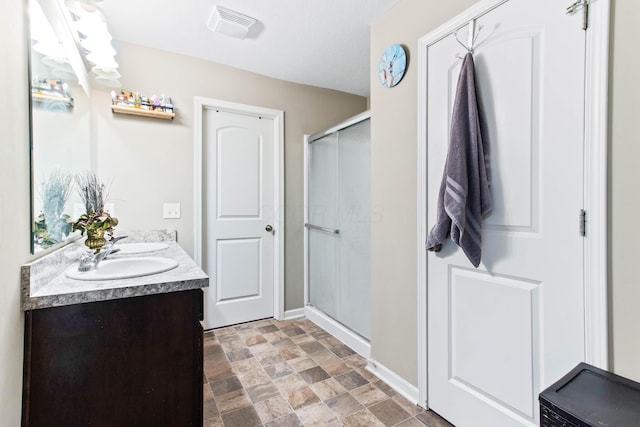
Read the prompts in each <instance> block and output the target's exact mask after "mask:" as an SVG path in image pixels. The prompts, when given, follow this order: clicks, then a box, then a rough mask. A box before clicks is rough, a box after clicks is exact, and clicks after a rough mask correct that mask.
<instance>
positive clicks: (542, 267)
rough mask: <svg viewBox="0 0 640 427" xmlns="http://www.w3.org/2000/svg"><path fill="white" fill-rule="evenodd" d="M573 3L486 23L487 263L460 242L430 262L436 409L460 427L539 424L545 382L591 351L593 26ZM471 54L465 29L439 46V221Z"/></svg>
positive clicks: (435, 135) (435, 90) (481, 41)
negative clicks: (587, 255)
mask: <svg viewBox="0 0 640 427" xmlns="http://www.w3.org/2000/svg"><path fill="white" fill-rule="evenodd" d="M564 7H566V5H564V4H562V2H558V1H557V0H542V1H536V2H532V1H525V0H510V1H507V2H506V3H504V4H502V5H501V6H499V7H497V8H496V9H494V10H492V11H490V12H489V13H487V14H486V15H483V16H482V17H480V18H479V19H478V20H477V26H476V27H480V26H482V27H483V29H482V30H481V32H480V34H479V37H478V40H477V42H476V49H475V54H474V59H475V63H476V82H477V88H478V89H477V92H478V96H479V99H480V101H481V105H482V107H483V110H484V112H485V116H486V119H487V120H486V121H487V126H488V130H489V131H488V144H489V150H488V151H489V165H490V181H491V195H492V199H493V206H494V207H493V211H492V212H491V213H490V214H489V216H488V217H487V218H486V219H485V221H484V224H483V246H482V251H483V253H482V263H481V265H480V267H479V268H478V269H474V268H473V266H472V265H471V264H470V263H469V261H468V260H467V259H466V257H465V256H464V254H463V253H462V251H461V250H460V249H459V248H457V247H456V246H455V244H453V243H452V242H447V244H446V245H445V247H444V248H443V250H442V251H441V252H439V253H429V254H428V261H427V262H428V309H429V313H428V322H429V324H428V344H429V350H428V357H429V366H428V373H429V393H428V394H429V406H430V407H431V408H432V409H433V410H435V411H436V412H438V413H440V414H441V415H442V416H444V417H445V418H447V419H449V420H450V421H451V422H452V423H453V424H455V425H456V426H458V427H466V426H472V427H475V426H485V425H487V426H488V425H491V426H496V427H501V426H512V425H513V426H522V425H527V426H533V425H536V424H537V420H538V417H539V414H538V405H537V401H536V398H537V394H538V393H539V391H541V390H542V389H543V388H544V387H546V386H547V385H549V384H551V383H552V382H553V381H555V380H557V379H558V378H560V377H561V376H562V375H563V374H564V373H566V372H567V371H569V370H570V369H571V368H572V367H573V366H575V364H577V363H578V362H579V361H581V360H583V358H584V302H583V297H584V295H583V241H582V237H581V236H579V234H578V224H577V219H576V218H577V213H578V212H579V210H580V208H581V207H582V191H583V190H582V189H583V163H582V162H583V111H584V101H583V99H584V98H583V90H584V87H583V85H584V80H583V76H584V43H585V35H584V31H583V30H582V29H581V25H580V23H579V22H577V21H579V19H574V18H577V17H567V16H566V15H565V11H564ZM466 31H467V30H466V29H464V30H462V31H460V34H459V35H460V37H461V38H462V39H466ZM461 51H462V49H461V47H460V45H459V44H458V43H457V42H456V40H455V38H454V36H453V35H450V36H448V37H445V38H444V39H442V40H441V41H439V42H437V43H435V44H433V45H431V46H429V49H428V88H427V89H428V126H427V129H428V134H427V136H428V160H427V162H428V183H427V186H428V201H429V205H428V223H429V224H430V226H431V225H433V224H434V223H435V220H436V204H435V200H436V195H437V194H438V190H439V186H440V180H441V178H442V171H443V168H444V163H445V159H446V154H447V148H448V141H449V126H450V116H451V111H452V108H453V102H454V99H455V90H456V85H457V79H458V73H459V70H460V60H459V59H456V57H455V55H456V54H461V53H464V52H461ZM461 408H464V410H461Z"/></svg>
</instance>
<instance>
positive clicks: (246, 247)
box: [215, 239, 262, 303]
mask: <svg viewBox="0 0 640 427" xmlns="http://www.w3.org/2000/svg"><path fill="white" fill-rule="evenodd" d="M217 244H218V247H217V253H218V258H217V262H216V265H217V267H218V268H217V269H216V272H215V278H216V284H217V286H216V288H217V289H218V297H217V302H218V303H221V302H225V301H231V300H238V299H241V298H254V297H258V296H260V294H261V290H262V280H261V277H260V271H261V268H260V264H261V262H260V261H261V260H260V252H261V248H260V240H259V239H225V240H218V241H217Z"/></svg>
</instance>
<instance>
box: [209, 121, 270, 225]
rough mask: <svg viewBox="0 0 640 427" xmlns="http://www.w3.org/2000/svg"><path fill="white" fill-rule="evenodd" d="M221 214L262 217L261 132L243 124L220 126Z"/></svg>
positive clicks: (229, 216)
mask: <svg viewBox="0 0 640 427" xmlns="http://www.w3.org/2000/svg"><path fill="white" fill-rule="evenodd" d="M217 140H218V159H217V160H218V164H217V167H218V176H217V180H216V185H217V187H218V188H217V194H218V218H240V217H244V218H259V217H260V207H261V206H260V199H261V197H260V196H261V194H260V190H261V188H260V187H261V186H260V183H261V164H260V157H261V156H260V154H261V151H262V139H261V135H259V134H256V133H255V132H253V131H249V130H247V129H242V128H224V129H219V130H218V136H217Z"/></svg>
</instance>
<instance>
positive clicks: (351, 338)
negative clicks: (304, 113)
mask: <svg viewBox="0 0 640 427" xmlns="http://www.w3.org/2000/svg"><path fill="white" fill-rule="evenodd" d="M369 119H371V111H369V110H367V111H365V112H363V113H360V114H358V115H355V116H353V117H351V118H349V119H347V120H345V121H343V122H341V123H338V124H337V125H335V126H332V127H330V128H328V129H326V130H323V131H320V132H317V133H314V134H313V135H305V136H304V171H303V175H304V218H303V222H302V224H303V239H304V243H303V247H304V256H303V259H304V315H305V317H306V318H307V319H309V320H311V321H312V322H314V323H316V324H317V325H319V326H320V327H322V328H323V329H324V330H326V331H327V332H329V333H330V334H331V335H333V336H334V337H336V338H338V339H339V340H340V341H342V342H343V343H345V344H346V345H347V346H349V347H350V348H351V349H353V350H354V351H355V352H356V353H358V354H360V355H361V356H362V357H364V358H365V359H367V360H368V359H369V358H370V356H371V344H370V342H369V341H367V340H366V339H365V338H363V337H361V336H360V335H358V334H357V333H355V332H354V331H352V330H351V329H349V328H348V327H346V326H344V325H343V324H342V323H340V322H338V321H337V320H335V319H333V318H331V317H329V316H327V315H326V314H324V313H323V312H321V311H320V310H318V309H317V308H315V307H313V306H311V304H310V301H309V298H310V293H309V229H308V228H307V227H305V226H304V224H306V223H308V222H309V154H310V153H309V151H310V150H309V146H310V145H311V144H312V143H313V141H316V140H319V139H321V138H323V137H325V136H327V135H331V134H333V133H336V132H338V131H340V130H343V129H346V128H348V127H350V126H353V125H356V124H358V123H360V122H363V121H365V120H369Z"/></svg>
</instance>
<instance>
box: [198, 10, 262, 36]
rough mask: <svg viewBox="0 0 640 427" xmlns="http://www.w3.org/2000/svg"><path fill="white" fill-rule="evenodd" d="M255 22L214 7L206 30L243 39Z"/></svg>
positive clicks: (252, 19)
mask: <svg viewBox="0 0 640 427" xmlns="http://www.w3.org/2000/svg"><path fill="white" fill-rule="evenodd" d="M256 22H257V20H256V19H254V18H252V17H250V16H247V15H243V14H241V13H239V12H236V11H235V10H231V9H227V8H225V7H222V6H218V5H216V6H214V8H213V14H212V15H211V18H209V22H208V23H207V28H209V29H210V30H211V31H213V32H214V33H220V34H224V35H226V36H229V37H233V38H236V39H244V38H245V37H246V36H247V34H248V33H249V29H250V28H251V26H252V25H254V24H255V23H256Z"/></svg>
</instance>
